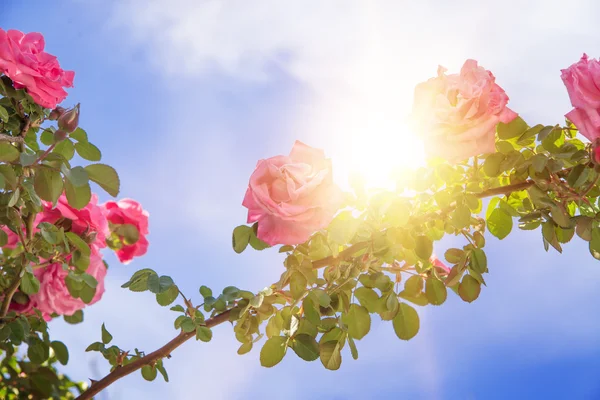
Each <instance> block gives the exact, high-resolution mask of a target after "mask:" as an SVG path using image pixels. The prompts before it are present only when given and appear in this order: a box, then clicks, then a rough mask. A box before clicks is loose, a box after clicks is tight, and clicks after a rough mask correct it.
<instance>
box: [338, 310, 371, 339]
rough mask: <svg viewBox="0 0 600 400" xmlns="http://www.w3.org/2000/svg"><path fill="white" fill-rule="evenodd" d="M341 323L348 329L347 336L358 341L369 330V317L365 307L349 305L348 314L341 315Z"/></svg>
mask: <svg viewBox="0 0 600 400" xmlns="http://www.w3.org/2000/svg"><path fill="white" fill-rule="evenodd" d="M342 322H343V323H344V324H346V325H347V327H348V334H349V335H350V336H352V337H353V338H354V339H357V340H360V339H362V338H363V337H365V335H366V334H367V333H369V330H370V329H371V316H370V315H369V311H368V310H367V308H366V307H363V306H359V305H357V304H351V305H350V308H349V309H348V312H345V313H343V314H342Z"/></svg>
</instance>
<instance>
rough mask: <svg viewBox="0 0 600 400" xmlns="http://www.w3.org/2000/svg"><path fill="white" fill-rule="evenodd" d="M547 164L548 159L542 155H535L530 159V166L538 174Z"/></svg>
mask: <svg viewBox="0 0 600 400" xmlns="http://www.w3.org/2000/svg"><path fill="white" fill-rule="evenodd" d="M547 163H548V157H546V156H545V155H544V154H536V155H535V156H533V157H531V166H532V167H533V170H534V171H535V172H537V173H538V174H539V173H540V172H542V171H543V170H544V168H546V164H547Z"/></svg>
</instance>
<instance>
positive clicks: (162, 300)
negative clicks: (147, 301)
mask: <svg viewBox="0 0 600 400" xmlns="http://www.w3.org/2000/svg"><path fill="white" fill-rule="evenodd" d="M178 295H179V289H178V288H177V286H176V285H173V286H171V287H169V288H168V289H167V290H165V291H164V292H161V293H158V294H157V295H156V302H157V303H158V304H159V305H161V306H163V307H165V306H168V305H169V304H171V303H173V302H174V301H175V299H177V296H178Z"/></svg>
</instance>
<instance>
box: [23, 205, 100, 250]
mask: <svg viewBox="0 0 600 400" xmlns="http://www.w3.org/2000/svg"><path fill="white" fill-rule="evenodd" d="M42 204H43V211H42V212H41V213H39V214H38V215H37V217H36V219H35V226H37V225H38V224H39V223H40V222H49V223H51V224H55V223H56V221H58V220H59V219H60V218H66V219H69V220H71V232H73V233H76V234H78V235H84V234H92V235H94V234H95V235H96V237H95V239H94V241H93V242H92V243H91V245H92V246H95V247H96V248H104V247H106V237H107V236H108V235H109V234H110V232H109V229H108V221H107V219H106V215H105V214H104V209H103V208H102V207H101V206H99V205H98V196H96V195H95V194H93V195H92V199H91V200H90V202H89V203H88V205H87V206H85V207H83V208H82V209H81V210H77V209H75V208H73V207H71V206H70V205H69V202H68V201H67V197H66V196H65V195H64V194H63V195H61V196H60V197H59V199H58V202H57V203H56V207H55V208H52V203H50V202H47V201H42Z"/></svg>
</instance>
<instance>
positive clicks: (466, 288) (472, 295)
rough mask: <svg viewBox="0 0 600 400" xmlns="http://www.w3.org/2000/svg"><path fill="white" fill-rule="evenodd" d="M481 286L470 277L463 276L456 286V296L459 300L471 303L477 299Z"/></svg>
mask: <svg viewBox="0 0 600 400" xmlns="http://www.w3.org/2000/svg"><path fill="white" fill-rule="evenodd" d="M479 293H481V284H480V283H479V282H478V281H477V280H476V279H475V278H473V277H472V276H471V275H465V276H464V277H463V279H462V281H461V282H460V284H459V285H458V294H459V296H460V298H461V299H463V300H464V301H466V302H468V303H471V302H473V301H474V300H476V299H477V298H478V297H479Z"/></svg>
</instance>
